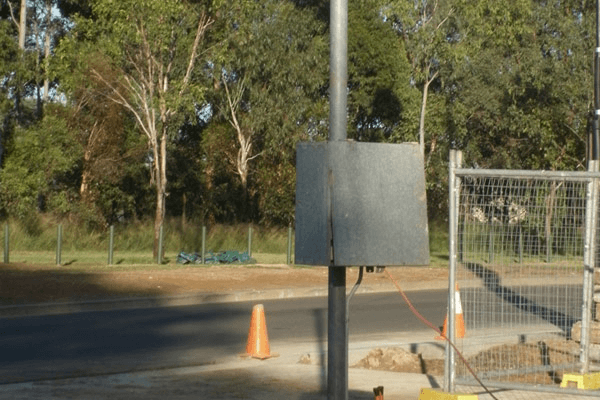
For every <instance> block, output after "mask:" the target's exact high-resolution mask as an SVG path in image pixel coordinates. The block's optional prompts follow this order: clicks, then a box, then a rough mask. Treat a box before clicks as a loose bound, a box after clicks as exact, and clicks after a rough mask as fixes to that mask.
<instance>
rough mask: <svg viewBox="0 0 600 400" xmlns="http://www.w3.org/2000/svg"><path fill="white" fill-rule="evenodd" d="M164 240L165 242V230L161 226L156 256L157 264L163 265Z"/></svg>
mask: <svg viewBox="0 0 600 400" xmlns="http://www.w3.org/2000/svg"><path fill="white" fill-rule="evenodd" d="M163 240H164V230H163V226H162V225H161V226H160V229H159V230H158V254H157V255H156V263H157V264H162V263H163Z"/></svg>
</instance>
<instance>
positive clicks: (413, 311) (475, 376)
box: [385, 269, 498, 400]
mask: <svg viewBox="0 0 600 400" xmlns="http://www.w3.org/2000/svg"><path fill="white" fill-rule="evenodd" d="M385 273H386V274H387V276H388V278H390V280H391V281H392V282H393V283H394V286H396V289H398V292H399V293H400V295H401V296H402V298H403V299H404V301H405V302H406V305H408V308H410V310H411V311H412V313H413V314H414V315H415V316H416V317H417V318H419V319H420V320H421V322H423V323H424V324H425V325H427V326H428V327H430V328H431V329H433V330H434V331H435V332H437V333H438V334H439V335H440V336H441V337H443V338H444V339H445V340H446V341H448V343H449V344H450V346H452V348H453V349H454V350H455V351H456V354H458V357H459V358H460V359H461V360H462V362H463V363H464V364H465V367H467V369H468V370H469V372H470V373H471V375H473V378H475V380H476V381H477V382H478V383H479V384H480V385H481V387H482V388H483V389H485V391H486V392H487V393H488V394H489V395H490V396H492V398H493V399H494V400H498V398H497V397H496V396H494V394H493V393H492V392H490V390H489V389H488V388H487V386H485V385H484V384H483V382H482V381H481V380H480V379H479V378H478V377H477V374H475V371H473V369H472V368H471V366H470V365H469V363H468V362H467V360H466V359H465V357H463V355H462V354H461V352H460V351H458V349H457V348H456V346H455V345H454V343H452V341H451V340H450V339H448V337H447V336H445V335H444V334H443V333H442V332H441V331H440V330H439V329H438V328H437V327H436V326H434V325H433V324H432V323H431V322H429V321H427V319H426V318H425V317H423V316H422V315H421V314H420V313H419V312H418V311H417V309H416V308H415V307H414V306H413V304H412V303H411V301H410V300H409V299H408V297H407V296H406V294H405V293H404V291H403V290H402V288H401V287H400V285H399V284H398V282H397V281H396V279H394V277H393V276H392V274H390V272H389V271H388V270H387V269H386V270H385Z"/></svg>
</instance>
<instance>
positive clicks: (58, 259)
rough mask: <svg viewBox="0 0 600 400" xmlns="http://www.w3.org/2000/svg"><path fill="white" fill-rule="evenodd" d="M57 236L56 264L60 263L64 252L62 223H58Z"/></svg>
mask: <svg viewBox="0 0 600 400" xmlns="http://www.w3.org/2000/svg"><path fill="white" fill-rule="evenodd" d="M56 236H57V237H56V265H60V264H61V253H62V224H58V228H57V229H56Z"/></svg>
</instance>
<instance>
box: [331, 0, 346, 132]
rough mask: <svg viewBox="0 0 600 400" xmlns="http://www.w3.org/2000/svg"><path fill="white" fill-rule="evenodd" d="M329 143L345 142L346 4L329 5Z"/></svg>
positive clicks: (335, 1)
mask: <svg viewBox="0 0 600 400" xmlns="http://www.w3.org/2000/svg"><path fill="white" fill-rule="evenodd" d="M330 7H331V9H330V15H329V18H330V31H331V34H330V47H331V50H330V55H329V69H330V72H329V80H330V83H329V86H330V89H329V90H330V93H329V96H330V98H329V103H330V104H329V140H330V141H344V140H346V125H347V115H346V105H347V99H348V94H347V92H346V90H347V88H348V1H347V0H332V1H331V5H330Z"/></svg>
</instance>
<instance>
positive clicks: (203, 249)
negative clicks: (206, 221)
mask: <svg viewBox="0 0 600 400" xmlns="http://www.w3.org/2000/svg"><path fill="white" fill-rule="evenodd" d="M205 254H206V226H204V225H203V226H202V254H201V257H200V258H201V260H202V264H205V263H206V258H205V257H206V256H205Z"/></svg>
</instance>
